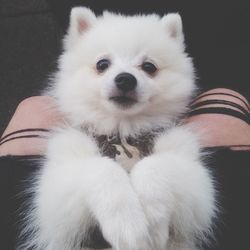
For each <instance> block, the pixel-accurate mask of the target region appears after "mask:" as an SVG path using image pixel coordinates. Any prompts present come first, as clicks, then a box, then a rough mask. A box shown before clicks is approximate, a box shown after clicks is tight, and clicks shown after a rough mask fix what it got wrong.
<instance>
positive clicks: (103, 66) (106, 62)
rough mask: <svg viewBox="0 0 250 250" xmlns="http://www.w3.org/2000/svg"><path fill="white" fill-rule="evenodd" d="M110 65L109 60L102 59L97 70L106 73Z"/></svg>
mask: <svg viewBox="0 0 250 250" xmlns="http://www.w3.org/2000/svg"><path fill="white" fill-rule="evenodd" d="M109 65H110V61H109V60H108V59H101V60H100V61H98V62H97V63H96V69H97V70H98V71H99V72H103V71H105V70H106V69H107V68H108V67H109Z"/></svg>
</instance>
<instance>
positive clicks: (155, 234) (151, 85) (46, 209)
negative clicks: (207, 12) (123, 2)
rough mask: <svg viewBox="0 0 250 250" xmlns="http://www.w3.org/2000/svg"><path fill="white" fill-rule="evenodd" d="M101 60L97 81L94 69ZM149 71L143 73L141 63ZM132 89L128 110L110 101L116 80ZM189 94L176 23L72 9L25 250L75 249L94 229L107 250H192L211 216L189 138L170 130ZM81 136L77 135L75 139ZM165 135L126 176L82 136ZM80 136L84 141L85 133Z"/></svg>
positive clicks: (187, 65)
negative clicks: (128, 77)
mask: <svg viewBox="0 0 250 250" xmlns="http://www.w3.org/2000/svg"><path fill="white" fill-rule="evenodd" d="M103 58H108V59H109V60H110V65H109V68H108V69H106V70H105V71H104V72H102V73H99V72H97V70H96V63H97V61H99V60H100V59H103ZM145 61H149V62H151V63H153V64H154V65H155V66H156V67H157V71H156V72H155V74H152V75H149V74H148V73H146V72H145V71H143V70H142V68H141V65H142V64H143V62H145ZM122 72H128V73H130V74H132V75H133V76H134V77H135V78H136V80H137V86H136V89H135V90H134V92H133V97H134V98H135V103H134V104H133V105H130V106H126V107H125V106H123V105H119V104H117V103H116V102H113V101H111V100H110V97H111V96H112V95H114V93H117V89H116V85H115V81H114V79H115V77H116V76H117V75H118V74H120V73H122ZM194 90H195V85H194V70H193V65H192V61H191V59H190V58H189V57H188V56H187V54H186V53H185V46H184V36H183V32H182V22H181V18H180V16H179V15H178V14H168V15H165V16H163V17H162V18H160V17H159V16H157V15H137V16H122V15H116V14H112V13H109V12H104V14H103V16H100V17H98V18H97V17H96V16H95V15H94V13H93V12H92V11H91V10H89V9H87V8H82V7H78V8H74V9H72V12H71V18H70V27H69V30H68V34H67V35H66V37H65V40H64V53H63V54H62V56H61V58H60V60H59V72H58V73H57V75H56V77H55V80H54V81H53V84H52V87H51V90H50V93H51V94H52V95H53V97H55V99H56V100H57V104H58V108H59V109H60V111H61V112H62V113H63V114H64V116H65V117H66V118H65V119H66V120H67V125H65V127H64V128H62V129H60V130H58V131H57V132H55V134H54V135H53V136H52V138H51V139H50V141H49V146H48V152H47V156H46V161H45V163H44V166H43V168H42V170H41V172H40V174H39V176H38V178H37V181H36V182H35V186H34V191H35V198H34V202H33V208H32V210H31V212H30V216H29V217H30V221H28V223H27V225H28V226H27V228H26V230H28V232H30V237H29V244H28V245H29V246H33V247H34V248H35V249H43V250H44V249H45V250H73V249H80V248H81V242H82V240H83V239H84V237H87V235H88V230H89V228H90V227H91V226H92V225H93V224H97V225H99V226H100V228H101V231H102V233H103V235H104V238H105V239H106V240H107V241H108V242H109V243H110V244H111V245H112V247H113V248H112V249H116V250H195V249H199V246H198V245H199V244H197V242H198V241H199V240H200V239H204V238H206V235H207V233H209V231H210V228H211V222H212V218H213V217H214V215H215V199H214V187H213V182H212V178H211V176H210V174H209V172H208V170H207V169H206V168H205V167H204V166H203V164H202V162H201V160H200V152H199V144H198V141H197V138H196V136H195V135H194V134H193V133H192V132H191V130H190V129H188V128H187V127H186V126H175V124H176V122H177V121H178V119H179V117H180V115H181V114H183V113H184V112H185V111H186V106H187V104H188V102H189V100H190V98H191V96H192V94H193V92H194ZM83 128H84V129H83ZM159 128H164V132H161V133H160V134H158V135H157V137H156V138H155V140H154V146H153V150H152V151H153V152H152V154H151V155H149V156H147V157H144V158H142V159H140V160H139V161H138V162H136V163H135V164H134V166H133V167H132V169H131V170H130V172H129V173H128V172H127V171H126V170H125V169H124V168H123V167H122V166H121V165H120V164H119V162H117V161H114V160H113V159H111V158H109V157H104V156H102V155H101V154H100V150H99V148H98V147H97V145H96V142H95V140H94V139H93V137H91V136H89V134H92V133H93V134H96V135H99V134H100V135H101V134H105V135H112V134H119V135H120V137H121V138H127V137H128V136H132V137H134V138H136V137H137V136H138V135H140V134H141V133H143V132H145V131H146V132H147V131H155V130H157V129H159ZM86 131H87V132H86Z"/></svg>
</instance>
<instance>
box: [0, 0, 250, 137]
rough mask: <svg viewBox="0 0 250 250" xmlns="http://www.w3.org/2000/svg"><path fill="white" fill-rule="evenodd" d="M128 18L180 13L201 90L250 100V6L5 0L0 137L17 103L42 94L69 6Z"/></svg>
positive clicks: (245, 0)
mask: <svg viewBox="0 0 250 250" xmlns="http://www.w3.org/2000/svg"><path fill="white" fill-rule="evenodd" d="M112 2H114V3H112ZM81 4H82V5H85V6H89V7H91V8H92V9H93V10H94V11H95V12H96V13H97V14H100V13H101V12H102V11H103V9H108V10H113V11H118V12H121V13H125V14H135V13H140V12H141V13H152V12H157V13H159V14H164V13H167V12H176V11H177V12H179V13H180V14H181V15H182V18H183V23H184V32H185V37H186V43H187V51H188V53H189V54H190V55H191V56H192V57H193V58H194V63H195V66H196V68H197V75H198V79H197V83H198V85H199V86H200V87H201V89H208V88H212V87H228V88H232V89H235V90H237V91H240V92H241V93H242V94H243V95H245V96H246V97H248V98H249V97H250V91H249V89H248V86H249V85H250V82H249V72H250V64H249V58H250V48H249V47H250V39H249V37H250V36H249V32H250V1H249V0H239V1H231V2H230V1H221V0H220V1H201V0H197V1H192V0H188V1H183V0H182V1H178V0H172V1H169V0H164V1H159V0H154V1H142V0H141V1H137V0H134V1H105V0H102V1H100V0H99V1H98V0H92V1H88V0H82V1H79V0H78V1H77V0H73V1H65V0H48V1H46V0H0V134H1V132H2V131H3V129H4V127H5V126H6V125H7V123H8V121H9V119H10V117H11V115H12V114H13V112H14V110H15V108H16V106H17V104H18V103H19V102H20V101H21V100H23V99H24V98H26V97H29V96H32V95H37V94H39V93H40V91H41V89H43V88H44V86H45V85H46V82H47V77H48V75H49V74H51V73H52V72H53V71H54V70H55V68H56V58H57V56H58V54H59V53H60V46H61V43H60V40H61V37H62V35H63V34H64V32H65V29H66V27H67V25H68V15H69V11H70V7H71V6H73V5H81Z"/></svg>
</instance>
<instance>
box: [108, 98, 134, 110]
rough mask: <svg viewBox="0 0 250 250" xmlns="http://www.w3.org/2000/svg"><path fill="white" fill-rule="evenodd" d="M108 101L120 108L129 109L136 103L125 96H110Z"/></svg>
mask: <svg viewBox="0 0 250 250" xmlns="http://www.w3.org/2000/svg"><path fill="white" fill-rule="evenodd" d="M109 100H110V101H112V102H114V103H115V104H117V105H119V106H122V107H123V108H129V107H131V106H132V105H134V104H135V103H136V102H137V99H136V98H132V97H130V96H126V95H120V96H111V97H110V98H109Z"/></svg>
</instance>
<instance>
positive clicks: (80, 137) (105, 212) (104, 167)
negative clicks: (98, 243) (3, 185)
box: [28, 129, 150, 250]
mask: <svg viewBox="0 0 250 250" xmlns="http://www.w3.org/2000/svg"><path fill="white" fill-rule="evenodd" d="M34 191H35V200H34V207H33V211H31V220H30V223H29V225H28V229H30V230H31V231H32V232H35V235H34V234H31V236H30V240H31V245H33V246H35V247H36V248H35V249H43V250H44V249H46V250H75V249H80V248H81V244H82V241H83V240H84V239H86V238H87V233H88V230H89V227H90V226H91V225H93V223H96V224H97V225H99V226H100V228H101V231H102V233H103V235H104V238H105V239H106V240H107V241H108V242H109V243H110V244H111V245H112V247H113V248H114V249H116V250H139V249H141V250H147V249H150V248H149V246H148V242H149V234H148V222H147V220H146V217H145V215H144V213H143V210H142V207H141V204H140V202H139V200H138V198H137V195H136V193H135V192H134V190H133V188H132V186H131V183H130V179H129V177H128V174H127V173H126V171H124V170H123V169H122V168H121V167H120V166H119V165H118V164H117V163H115V162H114V161H113V160H111V159H109V158H106V157H101V155H100V154H99V152H98V148H97V146H96V145H95V142H94V141H93V140H92V139H90V138H88V137H87V136H86V135H84V134H82V133H81V132H79V131H77V130H74V129H66V130H62V131H61V132H59V133H58V134H57V135H55V136H54V138H53V139H51V141H50V143H49V149H48V154H47V160H46V162H45V164H44V167H43V168H42V170H41V173H40V175H39V178H38V181H37V182H36V184H35V190H34Z"/></svg>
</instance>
